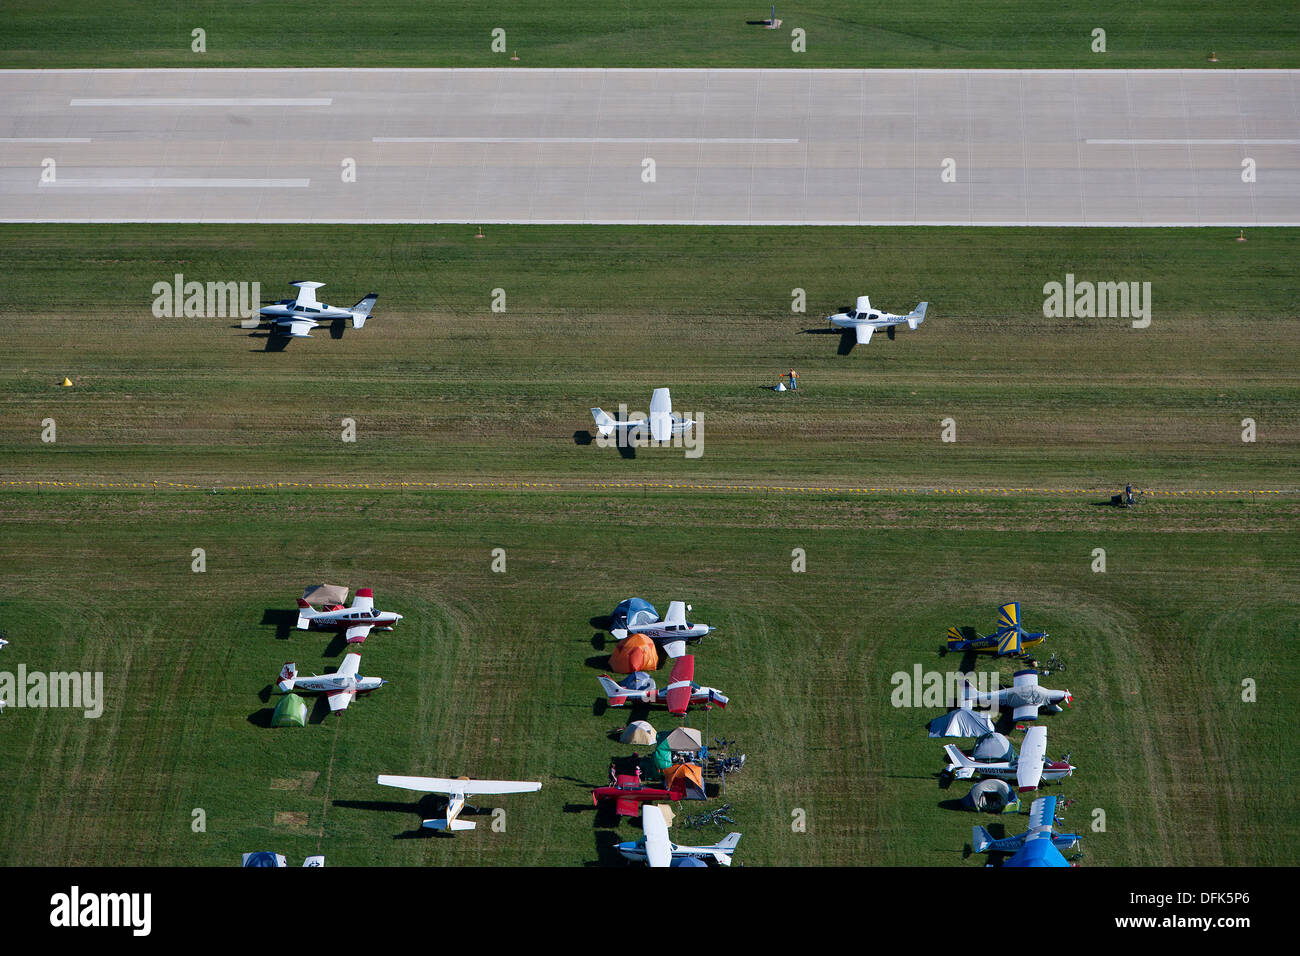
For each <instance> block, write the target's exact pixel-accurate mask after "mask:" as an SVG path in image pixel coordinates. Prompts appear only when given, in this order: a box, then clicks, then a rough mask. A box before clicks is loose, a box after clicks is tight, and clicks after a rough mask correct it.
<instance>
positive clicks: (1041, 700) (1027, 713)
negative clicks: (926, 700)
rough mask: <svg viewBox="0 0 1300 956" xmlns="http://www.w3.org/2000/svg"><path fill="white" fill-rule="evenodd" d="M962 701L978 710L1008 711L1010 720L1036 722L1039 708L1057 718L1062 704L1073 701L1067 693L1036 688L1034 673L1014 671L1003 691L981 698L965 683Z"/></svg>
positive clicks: (1067, 704) (969, 683) (1036, 676)
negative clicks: (974, 705)
mask: <svg viewBox="0 0 1300 956" xmlns="http://www.w3.org/2000/svg"><path fill="white" fill-rule="evenodd" d="M964 695H965V698H966V700H968V701H970V702H971V703H973V704H978V705H979V706H981V707H999V708H1003V707H1012V708H1015V709H1014V710H1013V711H1012V712H1011V716H1012V717H1013V718H1014V719H1015V720H1037V719H1038V711H1039V709H1040V708H1042V709H1045V710H1046V711H1047V712H1048V713H1049V714H1059V713H1060V712H1061V706H1060V704H1058V703H1057V701H1062V702H1064V703H1065V705H1066V706H1067V707H1068V706H1069V705H1070V703H1071V702H1072V701H1073V700H1074V695H1072V694H1071V693H1070V692H1069V691H1068V690H1049V689H1048V688H1046V687H1040V686H1038V671H1036V670H1024V671H1016V673H1015V676H1014V677H1013V678H1012V684H1011V686H1010V687H1003V688H1001V689H1000V690H995V691H993V692H992V693H991V694H981V693H980V692H979V691H977V690H976V689H975V687H974V685H972V684H971V682H970V681H969V680H967V681H966V682H965V691H964Z"/></svg>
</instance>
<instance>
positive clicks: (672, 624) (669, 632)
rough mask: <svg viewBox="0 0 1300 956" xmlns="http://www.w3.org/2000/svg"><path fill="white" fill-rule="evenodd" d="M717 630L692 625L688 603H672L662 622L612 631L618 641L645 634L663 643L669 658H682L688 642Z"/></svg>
mask: <svg viewBox="0 0 1300 956" xmlns="http://www.w3.org/2000/svg"><path fill="white" fill-rule="evenodd" d="M713 630H715V628H712V627H709V625H707V624H692V623H691V622H690V621H688V620H686V602H685V601H672V602H670V603H669V604H668V613H667V614H665V615H664V617H663V619H662V620H659V621H651V622H650V623H648V624H629V625H628V626H627V627H616V628H613V629H611V630H610V632H609V633H610V634H612V635H613V636H614V637H615V638H616V639H617V640H620V641H621V640H623V638H625V637H627V636H628V635H629V634H644V635H645V636H646V637H650V638H653V639H654V640H656V641H658V642H659V643H661V644H662V645H663V647H664V651H665V652H667V654H668V656H669V657H681V656H682V655H683V654H685V653H686V642H687V641H688V640H694V639H696V638H700V637H704V636H705V635H706V634H708V633H710V632H711V631H713Z"/></svg>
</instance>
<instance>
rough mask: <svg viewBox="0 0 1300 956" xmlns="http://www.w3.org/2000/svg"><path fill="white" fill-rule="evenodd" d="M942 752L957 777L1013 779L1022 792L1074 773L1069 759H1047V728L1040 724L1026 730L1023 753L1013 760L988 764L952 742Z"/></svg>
mask: <svg viewBox="0 0 1300 956" xmlns="http://www.w3.org/2000/svg"><path fill="white" fill-rule="evenodd" d="M943 752H944V754H945V755H946V756H947V757H948V767H947V770H948V773H950V774H952V775H953V777H955V778H956V779H958V780H969V779H970V778H971V777H973V776H975V775H976V774H979V775H980V776H981V777H997V778H998V779H999V780H1014V781H1015V782H1016V787H1017V789H1019V791H1020V792H1021V793H1025V792H1027V791H1030V790H1037V789H1038V784H1039V781H1040V780H1061V779H1064V778H1065V777H1068V776H1070V775H1071V774H1072V773H1074V768H1073V767H1072V766H1070V762H1069V761H1068V760H1050V761H1049V760H1048V759H1047V728H1046V727H1044V726H1042V725H1041V724H1039V725H1036V726H1033V727H1030V728H1029V730H1027V731H1026V732H1025V742H1024V744H1022V745H1021V747H1020V756H1019V757H1016V756H1015V755H1014V754H1013V755H1012V757H1011V759H1010V760H998V761H993V762H989V763H985V762H983V761H979V760H972V759H971V758H970V757H968V756H966V755H965V754H964V753H962V752H961V751H960V750H958V749H957V748H956V747H954V746H953V745H952V744H948V745H947V746H946V747H944V748H943Z"/></svg>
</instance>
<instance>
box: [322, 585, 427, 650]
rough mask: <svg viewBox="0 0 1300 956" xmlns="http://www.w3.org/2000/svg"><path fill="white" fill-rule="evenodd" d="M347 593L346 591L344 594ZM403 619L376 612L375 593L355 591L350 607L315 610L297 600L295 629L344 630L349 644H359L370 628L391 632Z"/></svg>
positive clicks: (388, 612) (367, 589) (362, 590)
mask: <svg viewBox="0 0 1300 956" xmlns="http://www.w3.org/2000/svg"><path fill="white" fill-rule="evenodd" d="M345 593H346V592H345ZM401 619H402V615H401V614H395V613H394V612H392V611H376V610H375V592H374V590H373V589H371V588H358V589H357V593H356V596H355V597H353V598H352V606H351V607H343V606H342V605H341V604H334V605H331V606H329V607H327V608H325V609H324V610H323V611H318V610H316V609H315V608H314V607H312V606H311V605H310V604H308V603H307V602H306V600H304V599H303V598H298V630H300V631H305V630H307V629H308V628H310V627H312V626H315V627H319V628H323V629H325V630H333V631H344V632H345V636H346V638H347V642H348V643H349V644H359V643H361V642H362V641H364V640H365V639H366V638H367V637H369V636H370V631H371V629H372V628H376V627H377V628H379V629H380V630H381V631H391V630H392V629H393V625H394V624H396V623H397V622H398V621H400V620H401Z"/></svg>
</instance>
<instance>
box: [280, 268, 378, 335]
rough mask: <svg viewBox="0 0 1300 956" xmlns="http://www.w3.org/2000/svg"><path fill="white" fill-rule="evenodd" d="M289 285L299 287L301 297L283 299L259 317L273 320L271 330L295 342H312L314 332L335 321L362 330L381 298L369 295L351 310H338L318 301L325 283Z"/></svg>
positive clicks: (373, 293) (293, 283)
mask: <svg viewBox="0 0 1300 956" xmlns="http://www.w3.org/2000/svg"><path fill="white" fill-rule="evenodd" d="M289 284H290V285H292V286H297V287H298V298H296V299H281V300H280V301H279V302H277V303H275V305H268V306H266V307H265V308H263V309H262V310H261V311H260V313H259V314H260V315H261V316H262V317H263V318H267V319H270V320H271V331H272V332H273V333H274V334H276V335H286V336H288V337H289V338H293V339H309V338H311V330H312V329H314V328H316V327H317V326H318V325H320V324H321V323H322V322H329V321H333V320H334V319H351V320H352V327H353V328H354V329H359V328H361V327H362V326H363V325H365V324H366V319H368V318H369V317H370V310H371V309H372V308H374V306H375V302H376V301H377V300H378V299H379V293H377V292H369V293H367V294H366V295H365V296H364V297H363V298H362V299H361V301H360V302H358V303H357V304H356V305H354V306H353V307H352V308H350V309H338V308H335V307H334V306H332V305H327V304H325V303H324V302H317V301H316V290H317V289H319V288H320V287H321V286H323V285H324V284H325V283H324V282H307V281H305V280H299V281H298V282H290V283H289Z"/></svg>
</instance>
